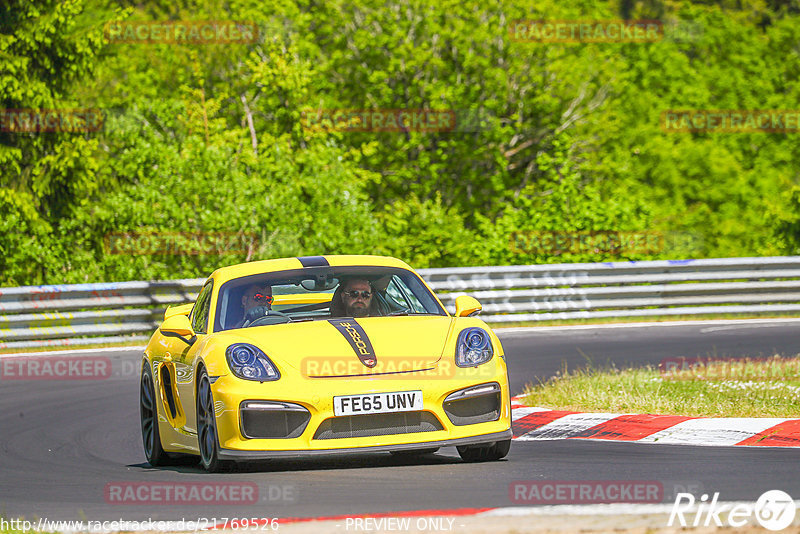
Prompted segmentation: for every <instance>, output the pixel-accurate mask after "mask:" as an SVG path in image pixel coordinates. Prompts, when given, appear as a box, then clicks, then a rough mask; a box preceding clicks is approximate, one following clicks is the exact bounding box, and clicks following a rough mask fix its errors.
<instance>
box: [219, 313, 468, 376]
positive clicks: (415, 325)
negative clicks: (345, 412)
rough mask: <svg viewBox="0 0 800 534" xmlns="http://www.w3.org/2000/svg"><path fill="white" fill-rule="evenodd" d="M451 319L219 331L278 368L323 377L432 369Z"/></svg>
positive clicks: (388, 319) (338, 322)
mask: <svg viewBox="0 0 800 534" xmlns="http://www.w3.org/2000/svg"><path fill="white" fill-rule="evenodd" d="M451 323H452V320H451V318H450V317H445V316H400V317H364V318H359V319H331V320H316V321H309V322H297V323H287V324H277V325H267V326H258V327H254V328H243V329H238V330H233V331H228V332H225V333H224V334H223V335H224V336H225V338H226V339H225V341H226V342H236V341H238V342H244V343H252V344H253V345H255V346H257V347H259V348H260V349H261V350H263V351H264V352H265V353H266V354H267V356H269V358H270V359H271V360H272V361H273V362H275V364H276V365H278V367H285V366H288V367H291V368H293V369H295V370H298V371H300V373H301V374H302V375H303V376H306V377H309V378H325V377H342V376H358V375H364V374H385V373H397V372H410V371H421V370H425V369H432V368H434V367H435V364H436V362H437V361H438V360H439V359H440V358H441V356H442V352H443V349H444V347H445V343H446V342H447V337H448V333H449V331H450V328H451ZM228 338H230V339H228Z"/></svg>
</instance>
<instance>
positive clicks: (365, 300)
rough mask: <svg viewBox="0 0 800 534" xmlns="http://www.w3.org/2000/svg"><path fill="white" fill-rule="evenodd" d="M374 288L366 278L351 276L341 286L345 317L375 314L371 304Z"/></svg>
mask: <svg viewBox="0 0 800 534" xmlns="http://www.w3.org/2000/svg"><path fill="white" fill-rule="evenodd" d="M373 295H374V290H373V288H372V284H370V283H369V281H368V280H363V279H360V278H351V279H350V280H347V281H346V282H345V283H344V284H343V286H342V304H344V313H345V316H346V317H367V316H369V315H377V313H374V312H375V306H374V305H373Z"/></svg>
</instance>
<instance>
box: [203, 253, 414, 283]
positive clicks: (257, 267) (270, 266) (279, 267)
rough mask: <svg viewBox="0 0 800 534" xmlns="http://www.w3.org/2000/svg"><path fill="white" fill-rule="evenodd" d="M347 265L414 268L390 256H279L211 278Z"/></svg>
mask: <svg viewBox="0 0 800 534" xmlns="http://www.w3.org/2000/svg"><path fill="white" fill-rule="evenodd" d="M325 266H331V267H345V266H369V267H397V268H400V269H407V270H413V269H411V267H410V266H409V265H408V264H407V263H405V262H404V261H402V260H398V259H397V258H392V257H390V256H370V255H355V254H352V255H326V256H299V257H296V258H278V259H274V260H261V261H251V262H247V263H239V264H236V265H229V266H228V267H220V268H219V269H217V270H216V271H214V272H213V273H211V276H210V277H209V278H213V279H214V280H215V281H216V282H217V283H219V282H225V281H228V280H232V279H234V278H240V277H242V276H248V275H251V274H262V273H270V272H278V271H288V270H294V269H302V268H304V267H325Z"/></svg>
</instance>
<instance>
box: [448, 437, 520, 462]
mask: <svg viewBox="0 0 800 534" xmlns="http://www.w3.org/2000/svg"><path fill="white" fill-rule="evenodd" d="M456 449H458V455H459V456H461V459H462V460H464V461H465V462H491V461H494V460H499V459H501V458H505V457H506V455H507V454H508V451H509V450H510V449H511V440H510V439H506V440H503V441H496V442H494V443H491V444H488V445H463V446H461V447H456Z"/></svg>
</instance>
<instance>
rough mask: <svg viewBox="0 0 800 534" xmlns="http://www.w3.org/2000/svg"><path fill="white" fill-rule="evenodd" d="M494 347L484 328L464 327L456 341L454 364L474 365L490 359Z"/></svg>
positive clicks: (461, 365)
mask: <svg viewBox="0 0 800 534" xmlns="http://www.w3.org/2000/svg"><path fill="white" fill-rule="evenodd" d="M493 355H494V349H493V348H492V339H491V338H490V337H489V334H488V333H487V332H486V330H483V329H481V328H474V327H472V328H465V329H464V330H462V331H461V333H460V334H458V343H456V365H457V366H459V367H475V366H476V365H480V364H482V363H486V362H488V361H489V360H491V359H492V356H493Z"/></svg>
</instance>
